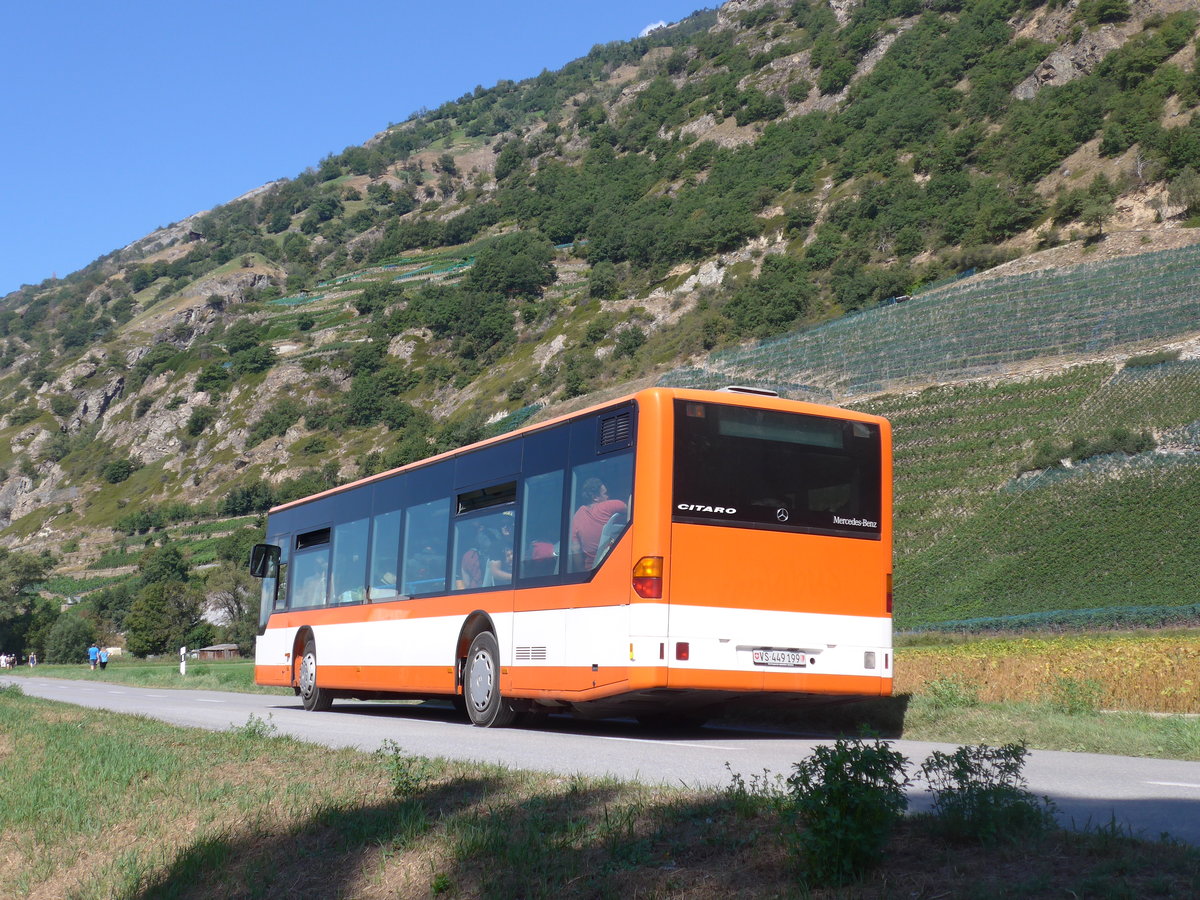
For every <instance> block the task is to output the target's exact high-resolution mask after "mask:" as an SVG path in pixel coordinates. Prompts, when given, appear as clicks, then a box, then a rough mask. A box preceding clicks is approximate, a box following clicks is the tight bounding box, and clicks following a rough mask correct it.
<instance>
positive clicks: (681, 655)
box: [675, 641, 692, 662]
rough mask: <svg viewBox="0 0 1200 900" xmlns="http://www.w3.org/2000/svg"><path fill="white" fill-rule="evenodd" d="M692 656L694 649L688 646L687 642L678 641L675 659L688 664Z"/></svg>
mask: <svg viewBox="0 0 1200 900" xmlns="http://www.w3.org/2000/svg"><path fill="white" fill-rule="evenodd" d="M691 656H692V648H691V646H690V645H689V644H688V642H687V641H678V642H677V643H676V644H675V658H676V659H681V660H683V661H684V662H686V661H687V660H689V659H690V658H691Z"/></svg>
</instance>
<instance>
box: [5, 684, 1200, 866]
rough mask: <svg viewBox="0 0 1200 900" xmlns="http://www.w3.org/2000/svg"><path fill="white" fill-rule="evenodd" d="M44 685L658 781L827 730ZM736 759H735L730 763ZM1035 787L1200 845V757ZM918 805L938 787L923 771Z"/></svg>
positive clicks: (163, 711)
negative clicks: (537, 718)
mask: <svg viewBox="0 0 1200 900" xmlns="http://www.w3.org/2000/svg"><path fill="white" fill-rule="evenodd" d="M5 682H12V683H15V684H18V685H20V686H21V688H22V690H23V691H24V692H25V693H26V694H28V695H30V696H35V697H45V698H48V699H51V700H60V701H63V702H67V703H74V704H78V705H80V706H88V707H92V708H95V709H107V710H112V711H113V712H120V713H133V714H139V715H145V716H150V717H152V718H155V719H161V720H163V721H165V722H170V723H172V724H175V725H182V726H187V727H194V728H207V729H211V730H217V731H220V730H226V729H229V728H234V727H237V726H241V725H245V724H246V723H247V721H249V719H250V717H251V716H255V717H257V718H260V719H263V720H264V721H267V722H269V723H270V724H271V725H274V726H275V728H276V729H277V732H278V733H281V734H289V735H292V736H293V737H296V738H299V739H300V740H304V741H309V742H311V743H316V744H323V745H326V746H330V747H354V748H357V749H359V750H365V751H372V750H376V749H378V748H379V747H380V746H381V745H382V744H383V742H384V741H385V740H391V741H394V742H396V743H397V744H398V745H399V746H401V747H403V748H404V750H405V751H406V752H408V753H412V754H419V755H423V756H442V757H448V758H453V759H465V760H475V761H480V762H487V763H496V764H499V765H502V766H506V767H509V768H519V769H533V770H538V771H545V772H555V773H559V774H563V775H572V774H586V775H613V776H616V777H618V778H621V779H625V780H638V781H642V782H646V783H650V784H660V783H665V784H674V785H686V786H689V787H702V786H727V785H729V784H730V771H731V770H732V771H733V772H737V773H739V774H741V775H742V777H743V778H745V779H746V780H747V782H749V780H750V778H751V777H752V776H759V775H761V774H762V773H763V771H764V770H766V771H767V772H769V773H772V774H774V773H778V774H782V775H784V776H786V775H788V774H790V773H791V770H792V765H793V763H795V762H797V761H798V760H800V759H803V758H804V757H806V756H807V755H808V754H809V753H810V752H811V751H812V748H813V747H815V746H816V745H817V744H819V743H822V739H821V738H820V737H819V736H813V735H802V734H798V733H794V732H782V731H766V730H761V729H750V728H745V729H741V728H729V727H719V728H717V727H708V728H703V729H699V730H697V731H695V732H691V733H688V734H685V735H677V736H675V735H662V734H654V733H648V732H647V731H646V730H644V729H642V728H641V727H639V726H637V725H635V724H633V723H631V722H626V721H606V722H583V721H579V720H576V719H572V718H569V717H565V716H563V717H559V716H553V717H550V719H548V720H547V721H546V722H545V724H543V725H539V726H538V727H536V728H531V729H486V728H474V727H472V726H471V725H468V724H466V722H465V721H463V720H461V719H459V718H458V716H457V715H456V714H455V713H454V712H453V711H452V710H450V709H449V707H447V706H441V705H438V704H422V705H417V706H404V705H396V704H385V703H360V702H354V701H343V702H341V703H335V704H334V707H333V709H332V710H331V711H329V712H325V713H311V712H306V711H305V710H304V709H302V708H301V706H300V702H299V700H298V699H293V698H291V697H280V696H270V695H263V694H239V693H223V692H216V691H182V690H163V689H153V688H136V687H129V686H126V685H121V684H107V683H98V682H94V681H66V680H61V679H55V678H38V677H29V676H20V677H13V676H0V683H5ZM892 743H893V746H894V747H895V748H896V749H897V750H899V751H900V752H901V753H903V754H904V755H905V756H906V757H908V759H909V760H910V761H911V762H912V766H913V768H914V769H915V768H916V767H917V766H919V765H920V763H921V762H923V761H924V760H925V759H926V757H927V756H928V755H929V753H930V752H931V751H933V750H935V749H940V750H943V751H950V750H953V749H954V745H950V744H931V743H923V742H918V741H894V742H892ZM727 764H728V767H727ZM1025 775H1026V777H1027V779H1028V785H1029V789H1030V790H1031V791H1032V792H1033V793H1035V794H1037V795H1039V796H1041V795H1045V796H1048V797H1049V798H1050V799H1051V800H1053V801H1054V802H1055V804H1056V805H1057V807H1058V816H1059V820H1060V821H1061V822H1062V824H1063V825H1065V826H1067V827H1074V828H1086V827H1094V828H1099V827H1103V828H1107V827H1109V826H1110V825H1111V823H1112V822H1113V821H1115V822H1116V823H1118V825H1120V826H1121V827H1122V828H1123V829H1126V830H1127V831H1128V832H1131V833H1133V834H1135V835H1137V836H1139V837H1144V838H1149V839H1157V838H1159V837H1160V836H1163V835H1169V836H1170V837H1171V838H1173V839H1175V840H1179V841H1184V842H1186V843H1190V844H1193V845H1200V762H1180V761H1176V760H1163V759H1141V758H1134V757H1123V756H1101V755H1097V754H1089V753H1060V752H1054V751H1046V750H1038V751H1034V752H1032V753H1031V754H1030V757H1029V759H1028V760H1027V762H1026V765H1025ZM909 793H910V809H922V808H927V807H928V805H929V798H928V794H927V792H926V791H925V790H924V789H923V785H922V784H921V783H920V782H919V781H918V780H916V779H914V786H913V788H911V789H910V792H909Z"/></svg>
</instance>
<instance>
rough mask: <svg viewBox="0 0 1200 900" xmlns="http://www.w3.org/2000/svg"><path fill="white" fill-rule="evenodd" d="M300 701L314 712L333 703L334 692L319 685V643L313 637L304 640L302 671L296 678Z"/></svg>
mask: <svg viewBox="0 0 1200 900" xmlns="http://www.w3.org/2000/svg"><path fill="white" fill-rule="evenodd" d="M296 688H297V689H298V690H299V692H300V702H301V703H303V704H304V708H305V709H307V710H311V711H313V712H324V711H325V710H327V709H329V707H330V706H332V705H333V694H331V693H330V692H329V691H327V690H325V689H324V688H319V687H317V644H316V642H315V641H314V640H313V639H312V638H308V640H306V641H305V642H304V655H303V656H301V657H300V673H299V676H298V677H297V679H296Z"/></svg>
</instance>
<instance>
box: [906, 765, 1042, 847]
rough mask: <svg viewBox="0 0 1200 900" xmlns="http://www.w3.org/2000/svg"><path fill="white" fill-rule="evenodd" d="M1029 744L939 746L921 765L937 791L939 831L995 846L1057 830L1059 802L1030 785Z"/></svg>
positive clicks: (935, 821) (936, 812)
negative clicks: (1036, 792) (1040, 794)
mask: <svg viewBox="0 0 1200 900" xmlns="http://www.w3.org/2000/svg"><path fill="white" fill-rule="evenodd" d="M1028 754H1029V751H1028V750H1027V749H1026V747H1025V746H1024V745H1023V744H1005V745H1004V746H1002V747H988V746H986V745H979V746H973V747H959V748H958V749H957V750H955V751H954V752H953V753H942V752H941V751H940V750H935V751H934V752H933V753H932V754H931V755H930V757H929V758H928V759H927V760H925V762H924V763H922V764H921V774H922V775H923V776H924V778H925V780H926V781H927V782H928V783H929V788H930V791H931V792H932V794H933V808H934V813H935V814H936V818H935V819H934V827H935V829H936V830H937V831H938V832H939V833H940V834H942V835H943V836H944V837H947V838H950V839H952V840H958V841H964V840H965V841H975V842H978V843H984V844H992V843H998V842H1001V841H1011V842H1016V841H1019V840H1022V839H1026V838H1032V837H1040V836H1042V835H1044V834H1045V833H1046V832H1048V831H1050V830H1051V829H1052V828H1054V825H1055V822H1054V804H1053V802H1052V801H1051V800H1050V799H1049V798H1046V797H1041V798H1038V797H1035V796H1034V795H1033V794H1031V793H1029V791H1028V790H1026V788H1025V778H1024V776H1023V775H1022V774H1021V770H1022V768H1024V765H1025V758H1026V756H1028Z"/></svg>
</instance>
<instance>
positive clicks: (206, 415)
mask: <svg viewBox="0 0 1200 900" xmlns="http://www.w3.org/2000/svg"><path fill="white" fill-rule="evenodd" d="M216 419H217V411H216V410H215V409H213V408H212V407H211V406H197V407H196V408H195V409H194V410H193V411H192V415H191V418H189V419H188V421H187V433H188V434H189V435H190V436H192V437H199V436H200V435H202V434H203V433H204V432H205V431H206V430H207V429H208V426H209V425H211V424H212V423H213V422H215V421H216Z"/></svg>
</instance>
